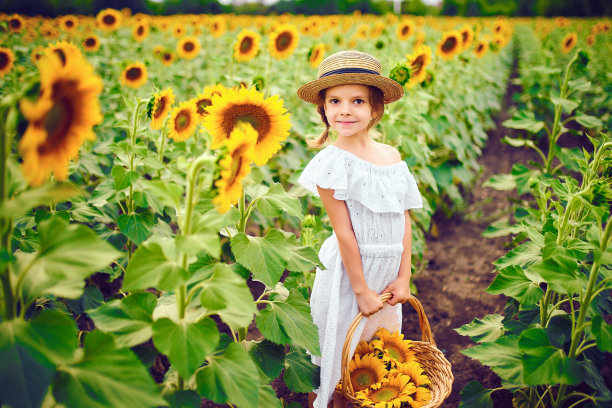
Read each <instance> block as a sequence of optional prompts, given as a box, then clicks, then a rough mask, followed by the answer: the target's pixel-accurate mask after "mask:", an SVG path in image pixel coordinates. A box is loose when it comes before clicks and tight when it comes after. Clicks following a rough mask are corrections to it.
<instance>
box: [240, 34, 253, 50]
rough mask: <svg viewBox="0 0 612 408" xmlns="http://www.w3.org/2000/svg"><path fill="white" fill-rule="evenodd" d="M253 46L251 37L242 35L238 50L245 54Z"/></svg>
mask: <svg viewBox="0 0 612 408" xmlns="http://www.w3.org/2000/svg"><path fill="white" fill-rule="evenodd" d="M252 47H253V39H252V38H251V37H244V38H243V39H242V41H241V42H240V52H241V53H243V54H246V53H247V52H249V51H250V50H251V48H252Z"/></svg>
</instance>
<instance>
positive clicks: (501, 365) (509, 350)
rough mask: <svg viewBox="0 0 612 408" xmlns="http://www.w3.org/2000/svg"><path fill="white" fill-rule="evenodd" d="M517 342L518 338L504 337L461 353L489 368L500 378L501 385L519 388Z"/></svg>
mask: <svg viewBox="0 0 612 408" xmlns="http://www.w3.org/2000/svg"><path fill="white" fill-rule="evenodd" d="M518 342H519V338H518V336H514V335H505V336H502V337H500V338H498V339H496V340H495V341H491V342H487V343H482V344H479V345H476V346H474V347H471V348H469V349H466V350H461V353H462V354H464V355H466V356H468V357H471V358H473V359H476V360H478V361H480V362H481V363H482V364H485V365H488V366H489V367H491V369H492V370H493V371H494V372H495V373H496V374H497V375H499V377H500V378H501V380H502V384H505V385H507V386H520V385H523V363H522V360H521V359H522V353H521V351H520V350H519V345H518Z"/></svg>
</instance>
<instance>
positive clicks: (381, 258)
mask: <svg viewBox="0 0 612 408" xmlns="http://www.w3.org/2000/svg"><path fill="white" fill-rule="evenodd" d="M298 183H300V184H301V185H302V186H304V187H305V188H306V189H308V190H310V191H311V192H313V193H314V194H315V195H316V196H318V195H319V194H318V191H317V185H318V186H320V187H321V188H326V189H333V190H334V197H335V198H336V199H338V200H344V201H345V202H346V206H347V208H348V212H349V216H350V218H351V224H352V226H353V231H354V232H355V237H356V239H357V244H358V245H359V252H360V254H361V262H362V265H363V273H364V276H365V279H366V282H367V283H368V287H369V288H370V289H372V290H374V291H376V292H378V293H380V292H381V291H382V290H383V289H384V288H385V287H386V286H387V285H388V284H389V283H391V282H392V281H393V280H394V279H395V278H396V277H397V274H398V271H399V267H400V261H401V255H402V252H403V250H404V247H403V245H402V239H403V237H404V223H405V218H404V211H405V210H408V209H411V208H421V207H423V201H422V198H421V194H420V193H419V190H418V188H417V185H416V182H415V180H414V177H413V176H412V174H410V171H409V170H408V166H407V165H406V163H405V162H403V161H402V162H399V163H396V164H392V165H390V166H378V165H376V164H373V163H370V162H368V161H366V160H363V159H361V158H359V157H357V156H356V155H354V154H352V153H350V152H348V151H346V150H343V149H340V148H338V147H336V146H334V145H329V146H327V147H326V148H325V149H323V150H321V151H320V152H319V153H318V154H317V155H316V156H315V157H314V158H313V159H312V160H311V161H310V163H308V165H307V166H306V168H305V169H304V171H303V172H302V174H301V175H300V177H299V179H298ZM319 259H320V260H321V262H322V263H323V266H324V267H325V268H326V269H325V270H321V269H319V268H317V271H316V273H317V274H316V278H315V283H314V287H313V290H312V295H311V297H310V308H311V313H312V317H313V321H314V322H315V324H316V325H317V327H318V328H319V343H320V346H321V357H315V356H313V357H312V360H313V363H314V364H317V365H319V366H320V367H321V384H320V387H319V389H318V390H317V391H316V393H317V399H316V400H315V402H314V407H315V408H325V407H327V404H328V403H329V401H330V400H331V398H332V395H333V392H334V388H335V387H336V384H337V383H338V381H339V380H340V375H341V373H340V358H341V354H342V347H343V345H344V340H345V338H346V333H347V331H348V327H349V326H350V324H351V323H352V321H353V319H354V318H355V317H356V316H357V314H358V312H359V306H358V305H357V299H356V298H355V295H354V293H353V290H352V288H351V283H350V281H349V278H348V276H347V274H346V271H345V269H344V265H343V264H342V259H341V257H340V252H339V249H338V241H337V239H336V235H335V234H332V236H331V237H329V238H328V239H327V240H326V241H325V242H324V243H323V245H322V246H321V250H320V251H319ZM401 324H402V309H401V305H395V306H389V305H385V307H384V308H383V310H381V311H380V312H378V313H376V314H375V315H373V316H372V317H370V318H369V319H364V320H362V322H361V324H360V325H359V327H358V329H357V331H356V333H355V335H354V336H353V341H352V344H351V350H350V352H351V354H352V353H353V352H354V351H355V348H356V347H357V343H358V342H359V340H360V339H366V340H369V339H370V338H371V337H372V335H373V334H374V332H375V331H376V330H377V329H378V328H379V327H385V328H386V329H387V330H389V331H391V332H393V331H396V330H400V329H401Z"/></svg>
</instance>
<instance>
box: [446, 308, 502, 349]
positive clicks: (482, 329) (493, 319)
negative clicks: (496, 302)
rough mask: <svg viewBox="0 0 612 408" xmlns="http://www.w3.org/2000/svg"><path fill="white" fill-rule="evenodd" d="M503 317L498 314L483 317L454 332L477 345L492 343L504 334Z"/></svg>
mask: <svg viewBox="0 0 612 408" xmlns="http://www.w3.org/2000/svg"><path fill="white" fill-rule="evenodd" d="M503 319H504V317H503V316H502V315H499V314H492V315H488V316H485V317H484V318H483V319H482V320H480V319H478V318H475V319H474V320H473V321H472V322H471V323H468V324H464V325H463V326H461V327H460V328H458V329H455V331H456V332H457V333H459V334H461V335H462V336H470V338H471V339H472V340H474V341H475V342H477V343H484V342H488V341H493V340H496V339H497V338H499V337H500V336H501V335H503V334H504V325H503V324H502V320H503Z"/></svg>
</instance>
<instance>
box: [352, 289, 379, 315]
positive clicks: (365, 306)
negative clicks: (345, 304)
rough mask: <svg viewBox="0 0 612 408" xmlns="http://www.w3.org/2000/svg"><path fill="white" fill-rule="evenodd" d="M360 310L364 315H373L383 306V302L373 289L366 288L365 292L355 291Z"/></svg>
mask: <svg viewBox="0 0 612 408" xmlns="http://www.w3.org/2000/svg"><path fill="white" fill-rule="evenodd" d="M355 297H356V298H357V304H358V305H359V310H360V311H361V313H363V315H364V316H366V317H367V316H371V315H373V314H374V313H376V312H378V311H379V310H380V309H382V308H383V302H382V301H381V300H380V299H379V298H378V294H377V293H376V292H374V291H373V290H370V289H366V290H365V291H364V292H363V293H359V294H357V293H355Z"/></svg>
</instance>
